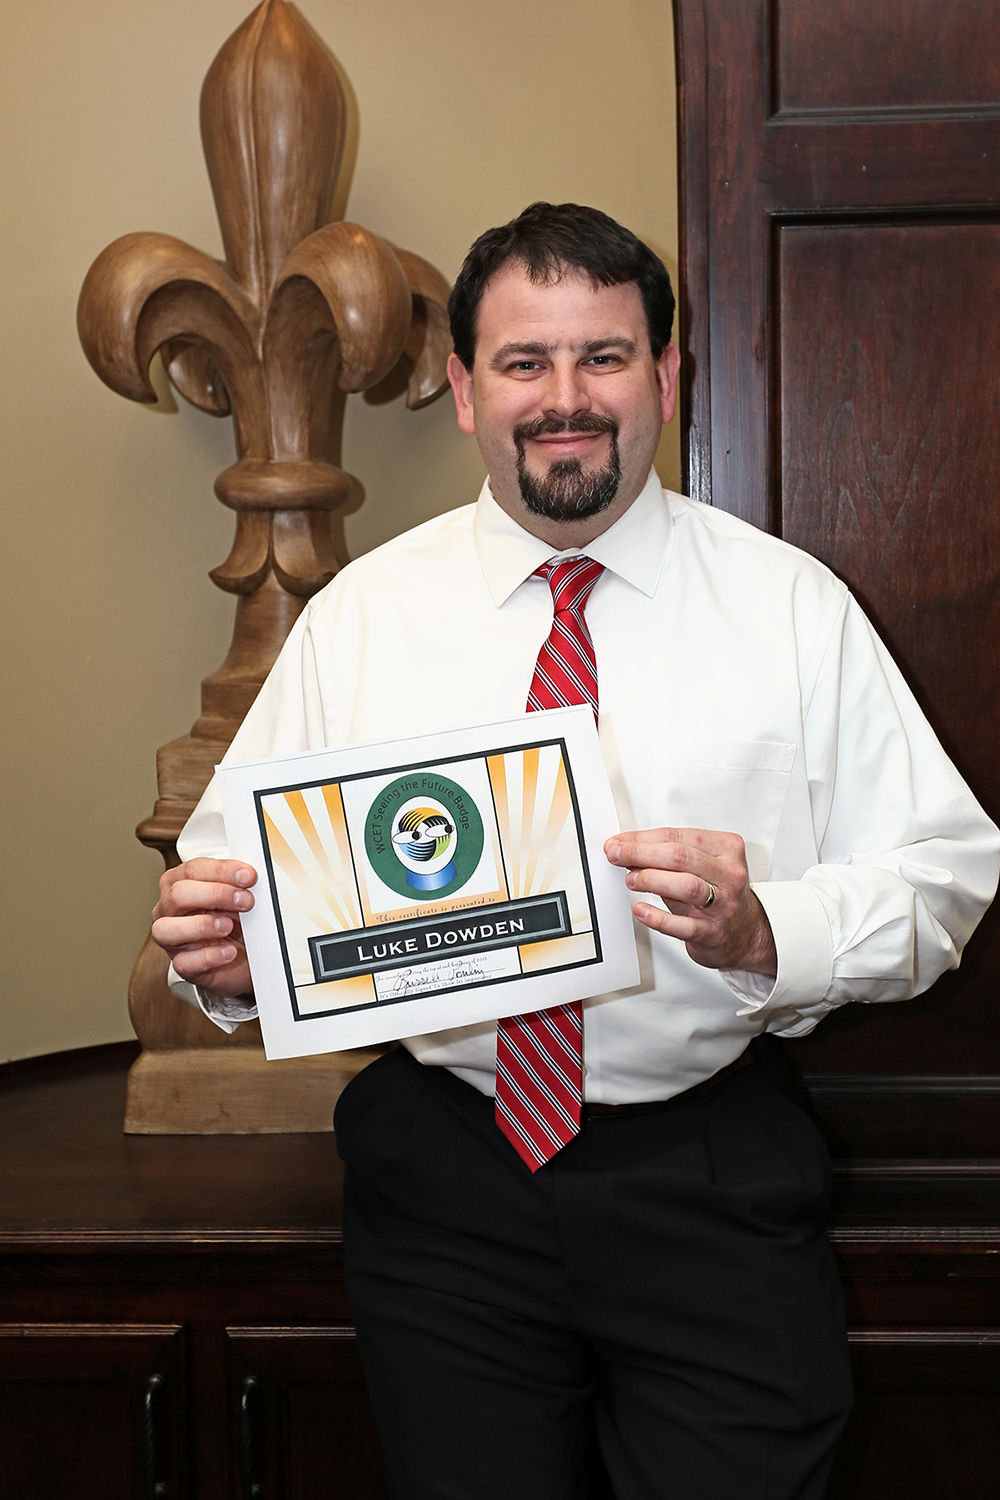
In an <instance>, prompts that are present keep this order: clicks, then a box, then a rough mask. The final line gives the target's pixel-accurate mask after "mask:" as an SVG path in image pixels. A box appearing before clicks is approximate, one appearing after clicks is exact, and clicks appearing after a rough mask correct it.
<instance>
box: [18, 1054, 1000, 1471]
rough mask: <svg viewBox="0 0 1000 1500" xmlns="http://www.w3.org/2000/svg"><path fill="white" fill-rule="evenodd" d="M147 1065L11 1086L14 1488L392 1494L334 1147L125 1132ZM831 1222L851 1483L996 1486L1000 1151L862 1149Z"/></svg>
mask: <svg viewBox="0 0 1000 1500" xmlns="http://www.w3.org/2000/svg"><path fill="white" fill-rule="evenodd" d="M129 1061H130V1054H129V1052H128V1050H127V1049H124V1050H123V1049H118V1053H117V1055H112V1056H110V1057H108V1056H107V1055H105V1056H103V1057H102V1056H100V1055H98V1056H97V1057H96V1058H88V1056H87V1055H86V1054H83V1055H82V1056H81V1057H80V1058H78V1059H77V1060H73V1059H70V1060H68V1061H64V1062H63V1063H61V1064H59V1065H56V1066H54V1067H52V1068H51V1069H49V1070H48V1071H43V1070H39V1071H36V1072H29V1073H22V1074H21V1075H20V1076H16V1075H15V1076H14V1077H12V1078H8V1079H7V1081H6V1082H5V1083H3V1084H0V1493H2V1494H3V1497H4V1500H48V1497H50V1496H53V1497H54V1496H61V1495H73V1496H74V1497H76V1500H149V1497H150V1496H156V1497H158V1500H250V1497H251V1496H253V1495H255V1494H256V1495H257V1496H258V1497H259V1500H334V1497H336V1500H378V1497H380V1496H382V1495H383V1489H382V1483H381V1477H380V1471H379V1465H378V1453H377V1442H376V1439H375V1435H374V1431H373V1427H372V1421H371V1414H370V1410H369V1407H368V1401H367V1397H366V1394H365V1391H364V1386H363V1381H362V1378H361V1373H360V1367H359V1364H358V1360H357V1354H356V1349H355V1343H354V1335H353V1329H352V1326H351V1315H350V1309H349V1307H348V1304H347V1299H346V1297H345V1294H344V1284H343V1266H342V1259H341V1236H340V1222H341V1218H340V1215H341V1199H340V1187H341V1164H340V1161H339V1158H338V1157H337V1154H336V1149H335V1146H334V1142H333V1140H332V1139H331V1137H330V1136H329V1135H281V1136H254V1137H234V1136H217V1137H214V1138H208V1139H206V1138H200V1139H199V1138H196V1137H190V1136H188V1137H174V1138H163V1137H159V1138H157V1137H150V1136H123V1135H122V1132H121V1111H122V1101H123V1095H124V1090H125V1070H126V1068H127V1066H128V1063H129ZM831 1232H832V1235H833V1240H834V1245H835V1248H836V1251H837V1255H838V1260H839V1263H840V1268H841V1272H842V1275H843V1279H844V1286H845V1293H846V1297H847V1307H848V1316H849V1325H850V1330H851V1347H852V1354H853V1359H854V1373H855V1384H856V1390H857V1404H856V1409H855V1412H854V1415H853V1416H852V1418H851V1421H850V1423H849V1426H848V1429H847V1433H846V1435H845V1438H844V1441H843V1443H842V1447H841V1452H840V1456H839V1458H838V1462H837V1467H836V1471H835V1477H834V1482H833V1485H832V1488H831V1491H830V1494H831V1500H947V1497H952V1496H954V1497H956V1500H958V1497H961V1500H986V1497H988V1496H991V1495H993V1494H995V1493H996V1476H997V1473H998V1472H1000V1334H998V1330H1000V1166H998V1164H997V1163H994V1164H992V1166H984V1165H983V1164H981V1163H979V1164H977V1163H975V1162H971V1161H970V1162H967V1163H966V1170H965V1171H964V1172H963V1173H957V1174H956V1172H955V1169H954V1168H951V1169H950V1170H949V1171H948V1172H947V1173H942V1172H941V1171H940V1170H938V1171H937V1172H935V1169H934V1168H933V1167H928V1168H919V1167H917V1166H916V1165H915V1164H911V1165H910V1167H909V1169H908V1170H906V1171H901V1170H900V1169H899V1168H898V1167H897V1168H892V1167H887V1166H885V1165H881V1166H880V1165H878V1164H875V1163H872V1162H867V1163H866V1162H864V1161H858V1162H855V1163H854V1164H853V1165H852V1166H851V1167H847V1166H846V1165H843V1166H842V1168H841V1169H840V1170H838V1171H837V1174H836V1194H835V1202H834V1211H833V1216H832V1222H831ZM415 1378H419V1372H415ZM157 1484H160V1485H162V1486H165V1488H163V1489H161V1490H157V1489H156V1485H157ZM254 1485H259V1486H260V1488H259V1490H258V1491H255V1490H254V1488H253V1486H254ZM599 1493H601V1495H602V1500H603V1494H604V1493H605V1492H603V1491H599ZM470 1500H474V1497H472V1496H470ZM733 1500H740V1497H735V1496H734V1497H733Z"/></svg>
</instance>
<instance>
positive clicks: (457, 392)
mask: <svg viewBox="0 0 1000 1500" xmlns="http://www.w3.org/2000/svg"><path fill="white" fill-rule="evenodd" d="M448 379H449V380H450V381H451V389H452V393H453V395H454V397H455V411H456V413H457V415H458V425H459V427H460V428H461V430H462V432H464V433H466V434H467V435H468V436H469V437H472V435H473V434H474V433H475V430H476V417H475V412H474V410H473V388H472V371H471V370H467V369H466V368H465V366H464V365H463V363H462V361H461V360H460V359H459V357H458V355H457V354H449V355H448Z"/></svg>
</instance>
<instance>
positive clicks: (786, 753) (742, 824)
mask: <svg viewBox="0 0 1000 1500" xmlns="http://www.w3.org/2000/svg"><path fill="white" fill-rule="evenodd" d="M794 762H795V746H794V745H786V744H781V743H779V742H776V741H771V740H705V741H693V740H688V739H685V740H683V741H681V742H678V744H677V745H675V746H674V745H670V744H667V745H664V746H663V747H662V752H661V753H660V754H658V755H657V757H656V758H655V759H654V760H653V763H652V766H651V772H650V785H649V812H650V819H649V823H650V827H653V828H661V827H667V828H707V829H712V830H717V831H718V832H721V833H738V834H740V835H741V837H742V838H743V840H744V842H745V844H746V847H747V864H748V866H749V869H750V878H751V880H766V879H767V878H768V875H769V874H770V870H771V856H772V853H773V850H774V839H775V835H776V833H777V831H778V823H779V821H780V819H781V810H782V808H783V807H784V805H785V797H786V795H787V792H788V785H789V781H790V780H791V774H792V766H793V764H794Z"/></svg>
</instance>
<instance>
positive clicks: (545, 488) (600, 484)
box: [513, 414, 622, 521]
mask: <svg viewBox="0 0 1000 1500" xmlns="http://www.w3.org/2000/svg"><path fill="white" fill-rule="evenodd" d="M555 432H606V433H607V434H608V435H609V437H610V439H611V451H610V453H609V454H608V461H607V463H606V464H605V465H604V467H603V469H597V470H596V471H594V472H592V473H589V474H587V473H584V469H583V465H582V464H581V463H580V460H579V459H578V458H558V459H556V461H555V463H553V464H552V465H551V466H550V468H549V470H548V473H547V474H545V476H544V477H543V478H541V479H536V478H535V476H534V474H532V473H531V472H530V470H529V469H528V466H527V463H526V462H525V457H524V445H525V443H526V442H527V441H528V440H529V439H531V438H537V437H542V436H544V435H546V434H548V433H555ZM513 437H514V446H515V448H516V449H517V482H518V486H519V488H520V491H521V499H522V500H523V501H524V503H525V505H526V506H527V507H528V509H529V510H530V511H531V512H532V514H533V515H536V516H545V517H546V518H547V519H548V520H550V521H582V520H584V519H585V518H586V517H587V516H596V515H598V514H599V513H600V512H601V511H602V510H607V508H608V506H609V505H610V504H611V502H612V501H613V500H614V498H615V496H616V495H617V493H618V486H619V484H620V483H621V477H622V466H621V457H620V455H619V452H618V423H617V422H616V421H615V420H614V418H613V417H598V416H591V415H589V414H584V415H582V416H579V417H565V418H563V417H538V418H537V419H536V420H535V421H534V422H521V423H519V424H518V426H517V427H515V428H514V433H513Z"/></svg>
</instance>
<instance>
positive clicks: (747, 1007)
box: [722, 880, 833, 1016]
mask: <svg viewBox="0 0 1000 1500" xmlns="http://www.w3.org/2000/svg"><path fill="white" fill-rule="evenodd" d="M753 889H754V894H755V895H756V897H757V899H758V901H759V902H760V904H761V906H762V907H763V908H764V911H765V913H766V914H767V920H768V921H769V922H770V924H771V932H772V933H773V935H774V946H775V948H776V949H777V953H778V973H777V977H776V978H774V979H772V978H771V977H770V976H769V975H766V974H751V973H748V972H747V971H745V970H739V969H729V970H724V971H723V972H722V978H723V979H724V980H725V981H726V983H727V984H728V986H729V988H730V989H731V990H732V991H733V993H734V994H735V995H737V996H738V997H739V998H740V999H741V1000H743V1001H745V1004H744V1005H743V1007H742V1009H740V1010H738V1011H737V1012H736V1014H737V1015H739V1016H750V1015H753V1014H754V1012H755V1011H758V1010H763V1009H764V1007H765V1006H766V1007H767V1009H768V1010H795V1009H796V1008H797V1007H798V1006H800V1005H815V1004H818V1002H819V1001H821V1000H822V999H823V997H824V995H825V994H826V992H827V990H828V989H829V988H830V981H831V980H832V978H833V941H832V939H831V936H830V925H829V923H828V922H827V919H826V912H825V911H824V910H823V903H822V902H821V901H820V899H819V897H818V896H817V894H816V892H815V891H814V890H813V889H812V888H811V887H810V886H808V885H806V884H805V883H804V881H801V880H772V881H765V882H763V883H762V884H761V885H755V886H754V888H753Z"/></svg>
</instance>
